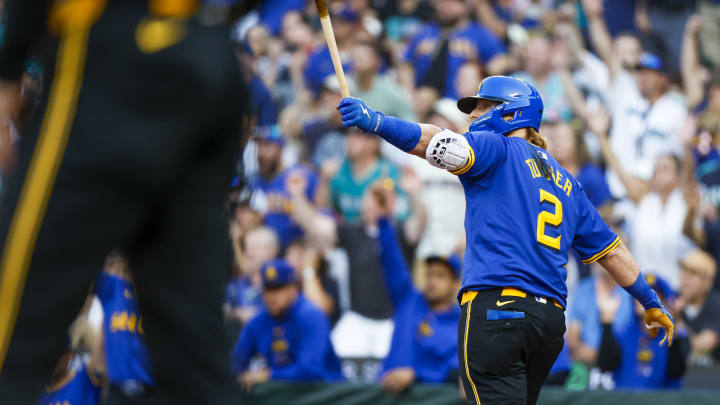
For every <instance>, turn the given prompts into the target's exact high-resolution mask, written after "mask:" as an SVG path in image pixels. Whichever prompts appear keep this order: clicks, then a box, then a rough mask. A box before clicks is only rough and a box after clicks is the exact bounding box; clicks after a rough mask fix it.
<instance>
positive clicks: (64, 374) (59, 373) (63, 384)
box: [36, 352, 104, 405]
mask: <svg viewBox="0 0 720 405" xmlns="http://www.w3.org/2000/svg"><path fill="white" fill-rule="evenodd" d="M50 381H51V382H50V384H49V385H48V387H47V388H46V389H45V392H44V393H43V395H42V397H41V398H40V399H39V400H38V401H37V403H36V404H37V405H58V404H60V405H64V404H86V405H97V404H99V403H100V398H101V394H102V389H103V383H104V381H103V378H102V376H101V375H99V374H98V373H97V372H96V371H95V370H94V369H93V368H92V364H91V359H90V357H89V356H88V355H85V354H75V353H72V352H70V353H68V354H66V355H65V356H63V358H62V359H61V360H60V362H59V363H58V366H57V368H56V370H55V371H54V372H53V376H52V377H51V378H50Z"/></svg>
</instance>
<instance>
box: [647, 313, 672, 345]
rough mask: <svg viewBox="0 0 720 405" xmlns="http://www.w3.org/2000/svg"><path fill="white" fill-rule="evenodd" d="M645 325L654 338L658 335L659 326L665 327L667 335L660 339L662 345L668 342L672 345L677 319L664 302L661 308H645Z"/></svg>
mask: <svg viewBox="0 0 720 405" xmlns="http://www.w3.org/2000/svg"><path fill="white" fill-rule="evenodd" d="M645 326H647V328H648V333H649V334H650V337H651V338H653V339H654V338H656V337H657V335H658V328H663V329H665V337H663V339H662V340H661V341H660V346H665V345H666V344H667V346H670V345H671V344H672V341H673V334H674V333H675V319H673V317H672V315H670V312H668V311H667V310H666V309H665V307H664V306H663V305H662V304H660V307H659V308H649V309H646V310H645Z"/></svg>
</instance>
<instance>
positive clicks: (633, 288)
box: [623, 273, 662, 309]
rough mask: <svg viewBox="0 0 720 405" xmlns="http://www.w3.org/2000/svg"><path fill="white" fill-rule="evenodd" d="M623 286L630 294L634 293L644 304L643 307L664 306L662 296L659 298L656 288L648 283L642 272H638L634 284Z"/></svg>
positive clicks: (634, 296)
mask: <svg viewBox="0 0 720 405" xmlns="http://www.w3.org/2000/svg"><path fill="white" fill-rule="evenodd" d="M623 288H624V289H625V291H627V292H628V293H629V294H630V295H632V296H633V298H635V299H636V300H638V302H640V304H642V306H643V308H645V309H650V308H662V303H661V302H660V298H658V295H657V293H656V292H655V290H653V289H652V288H650V286H649V285H648V283H647V282H646V281H645V277H644V276H643V275H642V273H639V274H638V277H637V279H636V280H635V282H634V283H633V284H632V285H629V286H627V287H623Z"/></svg>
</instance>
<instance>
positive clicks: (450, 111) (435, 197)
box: [401, 98, 467, 258]
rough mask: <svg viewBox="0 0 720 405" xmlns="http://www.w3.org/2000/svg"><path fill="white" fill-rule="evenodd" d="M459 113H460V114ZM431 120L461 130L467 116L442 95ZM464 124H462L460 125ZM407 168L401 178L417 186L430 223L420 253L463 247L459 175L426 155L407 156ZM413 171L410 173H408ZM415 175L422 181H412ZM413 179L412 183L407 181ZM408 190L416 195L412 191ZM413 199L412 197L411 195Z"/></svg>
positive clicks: (427, 253)
mask: <svg viewBox="0 0 720 405" xmlns="http://www.w3.org/2000/svg"><path fill="white" fill-rule="evenodd" d="M458 114H459V115H458ZM428 123H430V124H433V125H437V126H439V127H441V128H447V129H450V130H451V131H454V132H457V133H462V132H465V128H463V127H467V116H466V115H465V114H463V113H462V112H460V110H458V109H457V105H456V103H455V101H452V100H450V99H447V98H445V99H442V100H440V101H438V102H437V103H435V106H434V107H433V112H432V114H431V115H430V118H429V119H428ZM460 125H462V126H460ZM407 164H408V168H410V170H408V169H405V173H407V174H406V175H405V176H403V179H402V180H401V186H402V187H403V189H406V190H408V189H409V190H413V189H417V192H416V193H417V198H418V200H419V202H420V203H421V204H422V205H423V207H424V208H425V211H426V212H427V226H426V227H425V232H424V233H423V235H422V238H421V239H420V243H419V245H418V248H417V252H416V253H417V256H418V257H421V258H425V257H428V256H429V255H431V254H437V253H442V254H443V255H448V254H450V253H451V252H453V251H456V250H458V248H461V249H460V250H462V245H463V244H464V241H465V228H464V226H463V223H464V221H465V195H464V193H463V189H462V185H461V184H460V180H458V176H456V175H454V174H452V173H450V172H449V171H447V170H438V169H437V168H436V167H433V166H432V165H430V164H428V162H427V161H425V160H424V159H415V158H410V159H407ZM410 173H414V175H410V176H408V174H410ZM413 178H417V180H418V181H419V182H420V183H419V184H415V185H414V186H413V185H412V184H413V183H414V181H412V179H413ZM409 180H410V185H408V184H407V183H408V181H409ZM408 194H410V195H413V193H412V192H408ZM411 200H412V199H411Z"/></svg>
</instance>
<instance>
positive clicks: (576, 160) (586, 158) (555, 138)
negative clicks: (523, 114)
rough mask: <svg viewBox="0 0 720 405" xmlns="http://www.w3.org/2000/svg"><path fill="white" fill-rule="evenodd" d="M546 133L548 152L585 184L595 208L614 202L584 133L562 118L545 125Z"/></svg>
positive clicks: (543, 131)
mask: <svg viewBox="0 0 720 405" xmlns="http://www.w3.org/2000/svg"><path fill="white" fill-rule="evenodd" d="M575 124H576V125H577V124H578V123H575ZM542 134H543V136H545V138H546V139H547V140H548V152H550V154H551V155H552V156H553V157H554V158H555V159H556V160H557V161H558V163H560V165H561V166H562V167H563V168H564V169H565V170H567V171H568V172H570V174H572V175H573V177H575V179H576V180H578V181H579V182H580V183H581V184H582V185H583V190H585V194H587V197H588V200H590V202H591V203H592V204H593V205H594V206H595V208H598V209H600V208H602V207H603V206H604V205H605V204H609V203H611V199H612V196H611V195H610V190H609V189H608V185H607V182H606V181H605V174H604V173H603V171H602V169H600V167H598V166H597V165H596V164H594V163H593V161H592V158H591V157H590V153H589V152H588V149H587V146H586V145H585V137H584V136H583V132H582V131H580V130H578V129H577V128H573V126H572V124H570V123H569V122H565V121H559V122H556V123H546V124H545V125H543V127H542Z"/></svg>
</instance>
